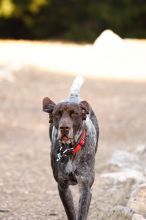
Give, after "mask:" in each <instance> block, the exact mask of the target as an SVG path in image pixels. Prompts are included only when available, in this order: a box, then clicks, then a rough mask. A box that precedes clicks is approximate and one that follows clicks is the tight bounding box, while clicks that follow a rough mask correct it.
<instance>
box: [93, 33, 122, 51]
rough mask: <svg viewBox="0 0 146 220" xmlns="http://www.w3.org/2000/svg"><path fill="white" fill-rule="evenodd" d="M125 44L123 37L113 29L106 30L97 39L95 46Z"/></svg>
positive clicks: (118, 46)
mask: <svg viewBox="0 0 146 220" xmlns="http://www.w3.org/2000/svg"><path fill="white" fill-rule="evenodd" d="M123 44H124V41H123V39H122V38H120V37H119V36H118V35H117V34H115V33H114V32H113V31H111V30H105V31H103V32H102V33H101V35H100V36H99V37H98V38H97V39H96V40H95V42H94V44H93V46H95V47H102V48H121V47H122V46H123Z"/></svg>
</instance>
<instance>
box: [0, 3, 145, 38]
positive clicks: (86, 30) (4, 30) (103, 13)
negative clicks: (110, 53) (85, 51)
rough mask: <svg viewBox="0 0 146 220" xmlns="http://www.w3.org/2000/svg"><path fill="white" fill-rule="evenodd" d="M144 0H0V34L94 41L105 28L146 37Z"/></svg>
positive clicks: (11, 36)
mask: <svg viewBox="0 0 146 220" xmlns="http://www.w3.org/2000/svg"><path fill="white" fill-rule="evenodd" d="M145 27H146V1H145V0H0V37H1V38H17V39H19V38H24V39H59V38H62V39H69V40H77V41H93V40H95V39H96V37H97V36H98V35H99V34H100V33H101V32H102V31H103V30H105V29H112V30H113V31H115V32H116V33H117V34H119V35H120V36H121V37H141V38H145V37H146V28H145Z"/></svg>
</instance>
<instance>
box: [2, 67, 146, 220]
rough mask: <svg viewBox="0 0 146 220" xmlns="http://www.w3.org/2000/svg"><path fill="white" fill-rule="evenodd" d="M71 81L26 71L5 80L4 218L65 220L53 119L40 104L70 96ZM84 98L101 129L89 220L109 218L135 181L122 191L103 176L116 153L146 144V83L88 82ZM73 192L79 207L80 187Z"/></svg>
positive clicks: (3, 97) (85, 86) (123, 201)
mask: <svg viewBox="0 0 146 220" xmlns="http://www.w3.org/2000/svg"><path fill="white" fill-rule="evenodd" d="M72 80H73V77H71V76H60V75H57V74H56V75H54V74H51V73H47V72H39V71H37V70H34V69H27V70H25V69H24V70H23V71H21V73H20V72H18V73H16V82H15V83H10V82H7V81H0V103H1V105H0V220H65V219H66V217H65V214H64V210H63V207H62V204H61V202H60V199H59V196H58V192H57V187H56V183H55V181H54V179H53V176H52V171H51V168H50V158H49V151H50V150H49V139H48V117H47V114H45V113H43V112H42V106H41V105H42V103H41V102H42V98H43V97H44V96H46V95H48V96H49V97H51V98H52V99H53V100H54V101H56V102H57V101H59V100H61V99H62V98H64V97H66V96H67V94H68V92H69V88H70V85H71V83H72ZM81 96H82V97H83V98H84V99H86V100H88V101H89V102H90V103H91V104H92V106H93V108H94V110H95V112H96V114H97V116H98V119H99V126H100V141H99V150H98V153H97V156H96V181H95V184H94V187H93V199H92V203H91V207H90V213H89V217H88V219H90V220H97V219H98V220H107V218H106V217H105V216H106V214H107V212H108V208H109V206H111V207H114V206H115V205H123V204H124V203H125V202H126V200H127V192H128V190H129V187H130V183H128V184H127V185H126V186H125V185H124V187H123V184H122V183H121V184H120V185H119V191H117V190H115V188H114V185H113V182H112V181H109V180H107V179H104V178H101V177H100V174H101V173H102V172H103V171H104V170H106V169H107V161H108V159H109V158H110V156H111V153H112V152H113V151H114V150H115V149H131V150H132V149H135V148H136V147H137V146H139V145H141V144H145V143H146V135H145V134H146V126H145V120H146V85H145V84H144V83H136V82H135V83H134V82H133V83H130V82H129V83H128V82H112V81H101V80H97V79H96V80H94V79H92V80H91V79H86V80H85V84H84V86H83V87H82V91H81ZM72 190H73V192H74V194H75V203H76V207H77V199H78V189H77V187H75V188H73V189H72ZM120 192H124V194H123V193H120ZM123 195H124V197H123Z"/></svg>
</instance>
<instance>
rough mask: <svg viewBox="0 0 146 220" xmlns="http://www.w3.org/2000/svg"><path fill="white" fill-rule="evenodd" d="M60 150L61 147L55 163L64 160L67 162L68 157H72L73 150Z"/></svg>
mask: <svg viewBox="0 0 146 220" xmlns="http://www.w3.org/2000/svg"><path fill="white" fill-rule="evenodd" d="M62 148H63V147H61V148H60V149H59V152H58V154H57V159H56V161H57V162H58V161H65V160H68V159H69V157H70V156H72V151H73V148H67V149H65V150H64V151H62Z"/></svg>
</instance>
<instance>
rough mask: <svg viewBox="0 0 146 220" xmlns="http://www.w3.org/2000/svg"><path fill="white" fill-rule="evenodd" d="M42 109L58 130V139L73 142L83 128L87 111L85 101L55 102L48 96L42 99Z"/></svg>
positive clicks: (63, 141) (87, 107)
mask: <svg viewBox="0 0 146 220" xmlns="http://www.w3.org/2000/svg"><path fill="white" fill-rule="evenodd" d="M43 111H45V112H47V113H49V122H50V123H51V124H53V125H54V126H55V127H56V129H57V131H58V137H57V138H58V140H59V141H60V142H62V143H67V144H70V143H72V144H73V143H74V141H76V139H77V136H78V135H79V134H80V133H81V132H82V130H83V121H84V120H86V115H87V114H88V113H89V105H88V103H87V102H86V101H81V102H80V103H79V104H78V103H73V102H61V103H58V104H55V103H54V102H53V101H52V100H50V99H49V98H48V97H45V98H44V99H43Z"/></svg>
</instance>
